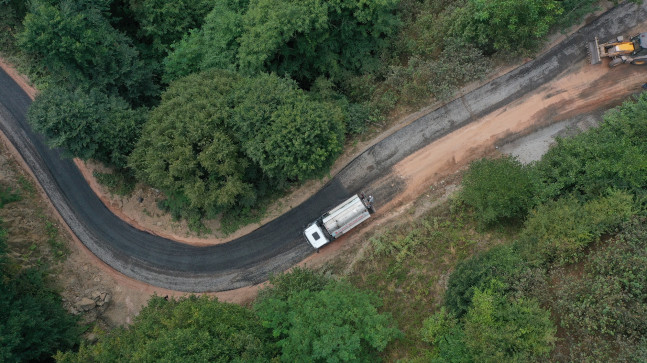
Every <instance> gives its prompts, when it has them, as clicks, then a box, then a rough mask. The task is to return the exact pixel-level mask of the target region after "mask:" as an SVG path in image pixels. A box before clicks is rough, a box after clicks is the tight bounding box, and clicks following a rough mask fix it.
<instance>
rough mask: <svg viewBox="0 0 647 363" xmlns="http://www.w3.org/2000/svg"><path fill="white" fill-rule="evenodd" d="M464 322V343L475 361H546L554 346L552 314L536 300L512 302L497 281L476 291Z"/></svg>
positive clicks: (554, 330)
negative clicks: (541, 359) (540, 359)
mask: <svg viewBox="0 0 647 363" xmlns="http://www.w3.org/2000/svg"><path fill="white" fill-rule="evenodd" d="M464 320H465V322H464V329H465V344H466V345H467V349H468V350H469V352H470V353H471V355H472V357H473V358H474V361H475V362H524V361H533V360H537V359H538V358H544V359H545V358H546V357H547V356H548V354H549V353H550V352H551V351H552V350H553V347H554V346H555V340H556V338H555V333H556V329H555V326H554V325H553V323H552V322H551V320H550V312H548V311H546V310H544V309H542V308H541V307H540V306H539V304H538V303H537V301H535V300H528V299H518V300H509V299H508V298H506V296H505V295H503V294H502V293H501V290H500V288H499V286H497V283H496V280H494V281H493V283H492V286H491V287H488V288H486V289H483V290H481V289H476V290H475V291H474V298H473V301H472V306H471V307H470V309H469V310H468V312H467V314H466V315H465V319H464Z"/></svg>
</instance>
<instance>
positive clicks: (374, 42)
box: [238, 0, 399, 84]
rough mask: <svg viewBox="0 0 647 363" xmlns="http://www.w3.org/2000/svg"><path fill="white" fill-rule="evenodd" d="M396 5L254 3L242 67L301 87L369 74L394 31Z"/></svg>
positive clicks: (389, 0)
mask: <svg viewBox="0 0 647 363" xmlns="http://www.w3.org/2000/svg"><path fill="white" fill-rule="evenodd" d="M397 3H398V1H397V0H380V1H371V2H357V1H353V0H335V1H323V0H307V1H281V2H278V3H277V2H276V1H271V0H252V1H250V5H249V8H248V10H247V12H246V13H245V16H244V31H243V33H242V35H241V37H240V49H239V52H238V60H239V64H240V68H241V70H243V71H245V72H258V71H262V70H265V71H272V72H276V73H278V74H279V75H290V77H292V78H294V79H296V80H298V81H299V82H300V83H303V84H306V83H310V82H313V81H314V80H315V79H316V78H317V77H318V76H321V75H323V76H326V77H328V78H332V79H336V80H339V79H340V78H341V77H342V76H343V74H344V72H345V71H347V72H353V73H355V72H364V71H367V70H369V69H371V68H373V67H375V66H376V65H377V58H376V55H377V54H378V53H379V52H380V50H382V49H384V47H385V46H386V45H387V42H386V38H387V37H388V36H389V35H391V34H393V33H394V32H395V30H396V29H397V26H398V24H399V22H398V18H397V16H396V15H395V8H396V6H397Z"/></svg>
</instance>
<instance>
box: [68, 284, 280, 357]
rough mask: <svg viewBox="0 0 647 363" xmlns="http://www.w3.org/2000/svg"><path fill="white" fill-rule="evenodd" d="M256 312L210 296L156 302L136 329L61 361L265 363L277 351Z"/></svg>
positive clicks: (111, 335) (84, 347)
mask: <svg viewBox="0 0 647 363" xmlns="http://www.w3.org/2000/svg"><path fill="white" fill-rule="evenodd" d="M269 338H270V337H269V336H268V335H267V333H266V330H265V329H263V327H262V326H261V324H260V321H259V320H258V318H257V317H256V316H255V315H254V313H253V312H252V311H251V310H249V309H247V308H244V307H242V306H238V305H236V304H231V303H224V302H219V301H218V300H217V299H211V298H209V297H207V296H202V297H196V296H189V297H186V298H180V299H179V300H175V299H170V300H166V299H164V298H162V297H157V296H156V297H153V298H151V299H150V300H149V301H148V305H147V306H146V307H144V308H143V309H142V310H141V312H140V313H139V315H137V316H136V317H135V320H134V322H133V324H132V325H131V326H130V327H128V328H117V329H115V330H113V331H111V332H110V333H109V334H107V335H105V336H103V337H100V338H99V341H98V342H97V343H96V344H94V345H88V344H83V345H82V346H81V348H80V349H79V351H78V352H76V353H75V352H67V353H58V354H57V355H56V360H57V361H58V362H79V363H80V362H133V361H138V362H159V361H168V362H232V361H234V362H261V361H269V360H270V359H271V358H272V357H273V356H274V355H275V352H274V351H273V350H272V348H271V347H270V346H269V345H268V341H269Z"/></svg>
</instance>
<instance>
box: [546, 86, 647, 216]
mask: <svg viewBox="0 0 647 363" xmlns="http://www.w3.org/2000/svg"><path fill="white" fill-rule="evenodd" d="M645 115H647V92H643V93H642V94H640V96H638V97H637V99H635V100H631V101H627V102H625V103H624V104H622V106H620V107H617V108H615V109H613V110H611V111H609V112H608V113H607V114H605V115H604V122H603V123H602V124H601V125H600V126H599V127H598V128H595V129H591V130H589V131H587V132H584V133H582V134H579V135H577V136H574V137H572V138H568V139H559V140H558V142H557V145H556V146H555V147H553V148H551V149H550V150H549V151H548V153H546V155H544V157H543V158H542V159H541V161H540V162H539V163H538V164H537V170H538V175H539V179H540V181H541V185H542V187H541V188H540V196H541V198H542V199H543V200H547V199H555V198H558V197H559V196H562V195H565V194H569V193H575V194H578V195H583V196H584V197H585V198H587V199H592V198H595V197H597V196H600V195H605V194H606V192H607V191H608V189H609V188H615V189H620V190H627V191H628V192H630V193H632V194H634V195H635V196H636V197H637V198H638V199H639V200H642V201H643V203H645V202H647V193H646V191H647V123H646V122H645Z"/></svg>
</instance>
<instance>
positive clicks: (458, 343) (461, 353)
mask: <svg viewBox="0 0 647 363" xmlns="http://www.w3.org/2000/svg"><path fill="white" fill-rule="evenodd" d="M422 325H423V326H422V329H421V330H420V333H421V335H422V340H423V341H425V342H427V343H431V344H432V345H433V347H434V349H433V352H432V359H431V361H432V362H434V363H450V362H451V363H469V362H473V361H474V359H473V358H472V356H471V354H470V352H469V351H468V350H467V347H466V345H465V332H464V331H463V326H462V324H460V323H459V321H458V319H456V317H455V316H454V314H452V313H451V312H448V311H447V310H446V309H445V307H444V306H442V307H441V308H440V311H439V312H437V313H435V314H434V315H432V316H430V317H429V318H427V319H425V321H424V322H423V323H422Z"/></svg>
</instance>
